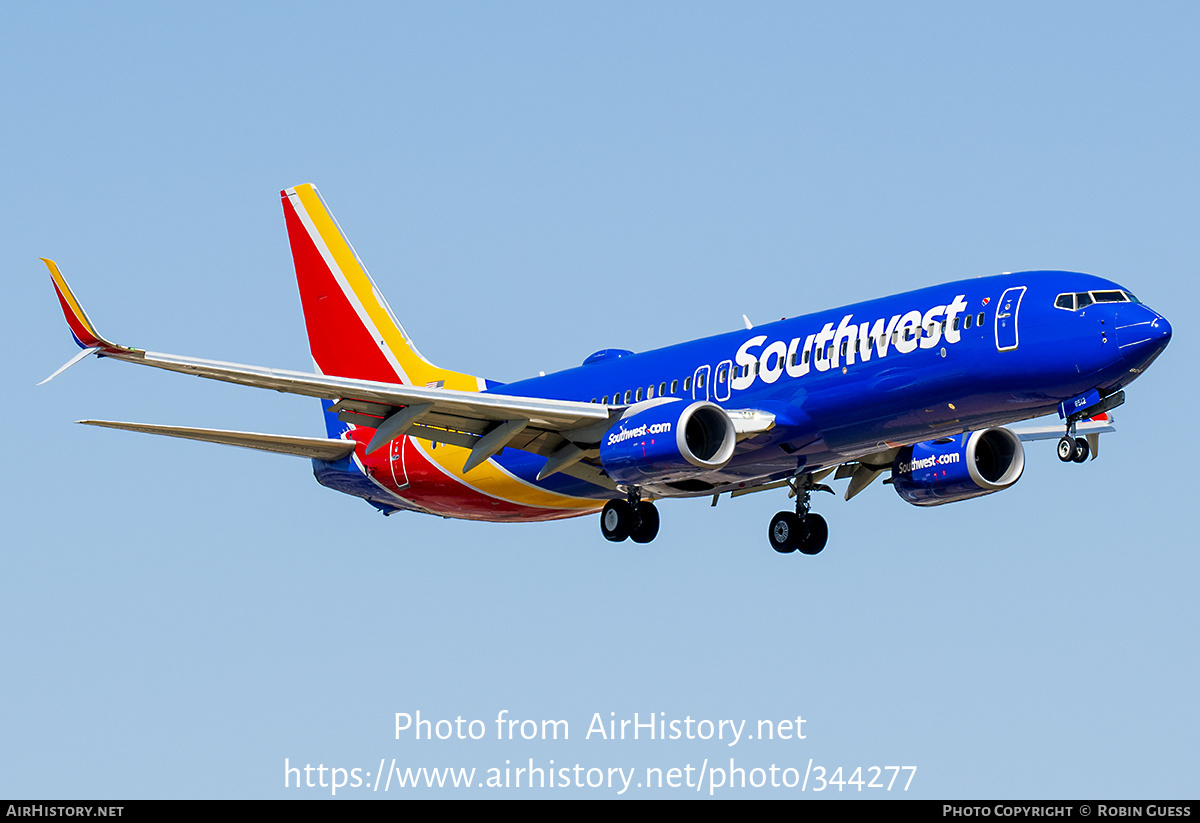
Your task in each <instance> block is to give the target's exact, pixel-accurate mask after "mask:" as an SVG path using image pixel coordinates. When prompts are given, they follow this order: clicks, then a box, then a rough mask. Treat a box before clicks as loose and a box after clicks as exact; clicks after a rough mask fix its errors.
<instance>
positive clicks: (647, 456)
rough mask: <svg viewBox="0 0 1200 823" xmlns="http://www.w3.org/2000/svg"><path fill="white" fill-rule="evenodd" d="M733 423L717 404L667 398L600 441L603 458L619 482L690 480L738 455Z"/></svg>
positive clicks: (626, 421)
mask: <svg viewBox="0 0 1200 823" xmlns="http://www.w3.org/2000/svg"><path fill="white" fill-rule="evenodd" d="M736 444H737V435H736V433H735V432H734V430H733V421H732V420H730V419H729V415H728V414H726V413H725V410H724V409H722V408H721V407H720V406H718V405H716V404H714V403H708V402H705V401H698V402H695V403H691V404H685V403H684V402H683V401H675V402H667V403H662V404H659V405H654V406H651V407H650V408H647V409H642V410H641V411H636V410H633V414H631V415H629V416H628V417H625V418H622V419H621V421H620V422H618V423H617V424H616V425H615V426H613V427H612V428H610V429H609V430H608V431H607V432H605V433H604V439H603V440H601V441H600V462H601V463H603V464H604V470H605V471H606V472H608V476H609V477H611V478H612V479H613V480H615V481H616V482H618V483H628V484H631V485H636V484H640V483H644V482H647V481H653V482H655V483H662V482H668V481H672V480H684V479H687V478H691V477H697V476H698V475H701V474H704V473H705V472H710V471H714V470H717V469H722V468H724V467H725V464H726V463H728V462H729V458H731V457H733V447H734V446H735V445H736Z"/></svg>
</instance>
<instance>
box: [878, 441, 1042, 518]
mask: <svg viewBox="0 0 1200 823" xmlns="http://www.w3.org/2000/svg"><path fill="white" fill-rule="evenodd" d="M1024 470H1025V449H1023V448H1022V447H1021V441H1020V439H1019V438H1018V437H1017V436H1016V435H1015V434H1013V433H1012V432H1011V431H1009V430H1008V429H1003V428H995V429H985V430H983V431H977V432H968V433H967V434H960V435H958V436H956V437H945V438H941V439H938V440H930V441H927V442H925V443H917V444H916V445H915V446H906V447H905V448H903V449H901V450H900V453H899V454H898V455H896V460H895V462H894V463H892V485H893V486H895V487H896V492H897V493H899V495H900V496H901V497H903V498H904V499H905V500H907V501H908V502H909V503H912V504H913V505H914V506H940V505H941V504H943V503H954V502H956V501H959V500H969V499H971V498H972V497H981V496H983V495H985V494H991V493H992V492H998V491H1000V490H1001V489H1007V488H1008V487H1009V486H1011V485H1012V484H1013V483H1016V482H1017V481H1018V480H1019V479H1020V478H1021V472H1023V471H1024Z"/></svg>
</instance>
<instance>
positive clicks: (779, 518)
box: [767, 475, 833, 554]
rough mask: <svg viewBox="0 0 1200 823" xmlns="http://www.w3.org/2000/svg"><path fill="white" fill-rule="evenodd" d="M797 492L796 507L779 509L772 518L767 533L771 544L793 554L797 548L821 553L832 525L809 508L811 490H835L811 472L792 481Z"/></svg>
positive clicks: (795, 492)
mask: <svg viewBox="0 0 1200 823" xmlns="http://www.w3.org/2000/svg"><path fill="white" fill-rule="evenodd" d="M788 485H790V486H791V487H792V493H793V494H795V495H796V511H795V512H794V513H793V512H779V513H778V514H776V515H775V516H774V517H772V518H771V527H770V529H768V531H767V537H768V539H770V541H771V548H773V549H774V550H775V551H777V552H779V553H780V554H791V553H792V552H794V551H796V550H797V549H799V550H800V553H801V554H819V553H820V551H821V549H823V548H825V541H826V540H828V539H829V526H828V524H827V523H826V522H825V518H824V517H822V516H821V515H819V514H817V513H815V512H810V511H809V510H808V508H809V493H810V492H813V491H827V492H832V491H833V489H831V488H829V487H828V486H822V485H820V484H817V483H814V482H813V479H812V477H811V476H810V475H804V476H803V477H800V478H797V479H796V480H795V481H794V482H792V483H789V484H788Z"/></svg>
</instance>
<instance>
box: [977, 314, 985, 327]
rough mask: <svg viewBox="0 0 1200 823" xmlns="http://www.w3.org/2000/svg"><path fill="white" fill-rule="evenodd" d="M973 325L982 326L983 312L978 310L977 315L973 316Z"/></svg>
mask: <svg viewBox="0 0 1200 823" xmlns="http://www.w3.org/2000/svg"><path fill="white" fill-rule="evenodd" d="M975 325H976V326H982V325H983V312H980V313H979V316H978V317H976V318H975Z"/></svg>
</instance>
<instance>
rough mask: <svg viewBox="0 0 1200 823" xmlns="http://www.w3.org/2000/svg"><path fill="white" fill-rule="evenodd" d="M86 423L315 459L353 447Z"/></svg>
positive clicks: (299, 439) (312, 439)
mask: <svg viewBox="0 0 1200 823" xmlns="http://www.w3.org/2000/svg"><path fill="white" fill-rule="evenodd" d="M76 422H78V423H82V424H84V425H85V426H101V427H103V428H106V429H121V430H123V431H131V432H142V433H143V434H161V435H165V436H166V437H182V438H183V439H184V440H201V441H204V442H205V443H221V444H224V445H226V446H241V447H242V448H245V449H258V450H259V451H264V452H274V453H276V454H290V455H294V456H296V457H309V458H316V459H317V460H326V461H334V460H341V459H342V458H343V457H346V456H347V455H349V454H350V453H351V452H352V451H354V445H355V444H354V443H352V442H351V441H349V440H329V439H327V438H324V437H291V436H289V435H285V434H257V433H255V432H238V431H226V430H224V429H193V428H188V427H186V426H154V425H150V424H147V423H117V422H114V421H112V420H78V421H76Z"/></svg>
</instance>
